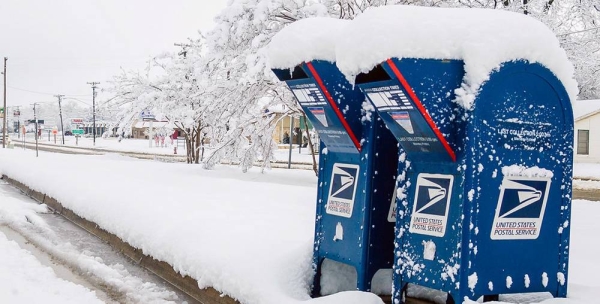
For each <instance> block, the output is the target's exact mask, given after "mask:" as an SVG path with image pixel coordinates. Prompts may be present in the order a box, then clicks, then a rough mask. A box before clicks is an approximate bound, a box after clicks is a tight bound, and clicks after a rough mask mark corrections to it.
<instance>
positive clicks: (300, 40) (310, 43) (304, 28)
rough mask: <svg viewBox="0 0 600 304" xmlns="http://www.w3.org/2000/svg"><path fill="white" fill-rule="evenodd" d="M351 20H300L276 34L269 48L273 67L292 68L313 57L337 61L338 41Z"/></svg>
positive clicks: (319, 18)
mask: <svg viewBox="0 0 600 304" xmlns="http://www.w3.org/2000/svg"><path fill="white" fill-rule="evenodd" d="M349 23H350V21H347V20H340V19H333V18H324V17H316V18H308V19H302V20H298V21H296V22H294V23H292V24H290V25H288V26H286V27H285V28H283V29H282V30H281V31H280V32H279V33H277V34H276V35H275V36H273V39H271V43H269V46H268V48H267V56H268V58H269V64H270V66H271V68H277V69H290V68H293V67H295V66H297V65H298V64H299V63H302V62H309V61H311V60H326V61H331V62H334V61H335V41H336V39H337V37H338V36H339V33H340V31H341V30H342V29H343V28H344V27H345V26H346V25H348V24H349Z"/></svg>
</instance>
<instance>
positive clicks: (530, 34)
mask: <svg viewBox="0 0 600 304" xmlns="http://www.w3.org/2000/svg"><path fill="white" fill-rule="evenodd" d="M393 57H397V58H431V59H462V60H464V63H465V72H466V74H465V77H464V79H463V83H464V85H465V86H466V88H467V91H468V92H473V93H475V94H476V93H477V91H478V90H479V88H480V86H481V85H482V84H483V83H484V82H485V81H486V80H488V79H489V75H490V73H491V72H492V71H494V70H495V69H497V68H499V66H500V64H502V63H504V62H508V61H513V60H518V59H524V60H528V61H530V62H538V63H540V64H542V65H544V66H545V67H547V68H548V69H550V70H551V71H552V72H553V73H554V74H555V75H556V76H557V77H558V79H560V80H561V81H562V82H563V85H564V86H565V88H566V90H567V92H568V93H569V96H570V97H571V100H575V99H576V98H575V97H576V95H577V93H578V89H577V83H576V81H575V80H574V78H573V77H574V76H573V75H574V68H573V66H572V64H571V63H570V62H569V60H568V58H567V54H566V53H565V51H564V50H563V49H561V48H560V45H559V42H558V39H557V38H556V36H555V35H554V33H552V31H551V30H550V29H549V28H548V27H546V26H545V25H544V24H543V23H541V22H540V21H537V20H536V19H534V18H531V17H528V16H526V15H524V14H518V13H513V12H508V11H502V10H492V9H475V8H427V7H418V6H402V5H395V6H383V7H377V8H370V9H368V10H367V11H365V13H363V14H361V15H359V16H358V17H356V19H354V20H353V21H352V22H351V23H350V24H348V26H347V27H345V28H344V29H343V31H342V32H341V34H340V35H339V39H338V41H337V45H336V60H337V65H338V67H339V69H340V70H341V71H342V73H344V74H345V75H346V77H347V78H348V79H349V80H351V81H352V80H354V77H355V76H356V75H358V74H359V73H365V72H368V71H370V70H371V69H372V68H373V67H375V66H376V65H377V64H379V63H381V62H382V61H385V60H387V59H388V58H393Z"/></svg>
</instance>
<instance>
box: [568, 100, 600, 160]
mask: <svg viewBox="0 0 600 304" xmlns="http://www.w3.org/2000/svg"><path fill="white" fill-rule="evenodd" d="M573 116H574V118H575V146H574V147H575V151H574V161H575V162H582V163H584V162H587V163H600V99H594V100H577V101H575V102H574V103H573Z"/></svg>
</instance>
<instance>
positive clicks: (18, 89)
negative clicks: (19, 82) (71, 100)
mask: <svg viewBox="0 0 600 304" xmlns="http://www.w3.org/2000/svg"><path fill="white" fill-rule="evenodd" d="M7 87H8V88H11V89H13V90H17V91H23V92H28V93H34V94H40V95H50V96H54V94H52V93H44V92H38V91H32V90H26V89H21V88H17V87H13V86H9V85H7ZM63 96H90V95H89V94H65V95H63Z"/></svg>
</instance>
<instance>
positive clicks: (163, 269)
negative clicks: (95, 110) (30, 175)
mask: <svg viewBox="0 0 600 304" xmlns="http://www.w3.org/2000/svg"><path fill="white" fill-rule="evenodd" d="M1 179H2V180H4V181H6V182H8V183H9V184H11V185H13V186H15V187H16V188H18V189H19V190H21V191H23V193H25V195H27V196H29V197H31V198H33V199H34V200H36V201H37V202H39V203H40V204H46V205H47V206H48V207H50V208H52V209H53V210H54V212H56V213H58V214H60V215H61V216H63V217H64V218H66V219H68V220H69V221H71V222H73V223H74V224H76V225H78V226H79V227H81V228H83V229H85V230H86V231H88V232H89V233H91V234H93V235H95V236H97V237H99V238H100V239H102V240H103V241H105V242H107V243H109V244H110V245H111V246H112V247H113V248H115V250H118V251H119V252H121V253H123V254H124V255H125V256H127V257H128V258H130V259H131V260H132V261H134V262H135V263H137V264H138V265H140V266H142V267H144V268H145V269H147V270H149V271H151V272H152V273H154V274H156V275H157V276H159V277H161V278H162V279H163V280H165V281H167V282H169V283H170V284H172V285H173V286H175V287H177V288H178V289H180V290H181V291H183V292H185V293H187V294H188V295H190V296H191V297H193V298H194V299H196V300H198V301H199V302H200V303H215V304H234V303H238V302H237V301H236V300H234V299H232V298H231V297H228V296H224V295H222V294H221V293H220V292H218V291H217V290H215V289H214V288H210V287H209V288H206V289H200V288H199V287H198V282H197V281H196V280H194V279H193V278H191V277H189V276H182V275H181V274H179V273H178V272H176V271H175V270H174V269H173V267H172V266H171V265H169V264H168V263H166V262H163V261H159V260H156V259H154V258H153V257H151V256H148V255H145V254H144V253H143V252H142V250H140V249H138V248H135V247H133V246H131V245H130V244H129V243H127V242H125V241H123V240H121V239H120V238H119V237H117V236H116V235H114V234H112V233H110V232H108V231H106V230H104V229H102V227H100V226H98V224H96V223H94V222H92V221H89V220H86V219H84V218H82V217H80V216H79V215H77V214H76V213H75V212H73V211H72V210H69V209H67V208H64V207H63V206H62V204H61V203H60V202H58V201H57V200H56V199H54V198H52V197H50V196H47V195H46V194H45V193H42V192H39V191H37V190H35V189H31V188H30V187H28V186H26V185H25V184H23V183H21V182H20V181H18V180H15V179H12V178H10V177H8V176H6V175H2V176H1Z"/></svg>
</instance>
